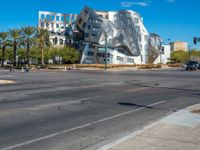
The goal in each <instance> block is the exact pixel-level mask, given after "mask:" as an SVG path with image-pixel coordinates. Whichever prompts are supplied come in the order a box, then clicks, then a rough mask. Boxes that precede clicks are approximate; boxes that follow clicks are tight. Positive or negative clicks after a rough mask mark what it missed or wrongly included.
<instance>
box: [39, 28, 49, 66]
mask: <svg viewBox="0 0 200 150" xmlns="http://www.w3.org/2000/svg"><path fill="white" fill-rule="evenodd" d="M37 44H38V47H39V48H40V50H41V65H42V66H44V48H45V47H47V46H50V42H49V32H48V30H46V29H42V28H39V29H38V30H37Z"/></svg>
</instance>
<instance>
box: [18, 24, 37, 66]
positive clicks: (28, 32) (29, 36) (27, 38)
mask: <svg viewBox="0 0 200 150" xmlns="http://www.w3.org/2000/svg"><path fill="white" fill-rule="evenodd" d="M21 34H22V37H23V38H24V42H25V43H26V62H27V64H28V65H29V50H30V44H31V41H32V40H33V37H34V34H35V28H34V27H31V26H27V27H22V28H21Z"/></svg>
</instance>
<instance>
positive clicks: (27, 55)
mask: <svg viewBox="0 0 200 150" xmlns="http://www.w3.org/2000/svg"><path fill="white" fill-rule="evenodd" d="M29 50H30V44H29V42H27V50H26V61H27V64H28V65H29Z"/></svg>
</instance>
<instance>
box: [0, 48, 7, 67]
mask: <svg viewBox="0 0 200 150" xmlns="http://www.w3.org/2000/svg"><path fill="white" fill-rule="evenodd" d="M5 49H6V46H5V45H4V46H3V49H2V64H1V66H2V67H4V58H5Z"/></svg>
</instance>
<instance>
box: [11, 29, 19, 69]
mask: <svg viewBox="0 0 200 150" xmlns="http://www.w3.org/2000/svg"><path fill="white" fill-rule="evenodd" d="M9 34H10V37H11V39H12V46H13V53H14V62H13V66H16V64H17V63H16V58H17V45H18V42H19V40H20V38H21V36H20V30H18V29H10V30H9Z"/></svg>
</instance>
